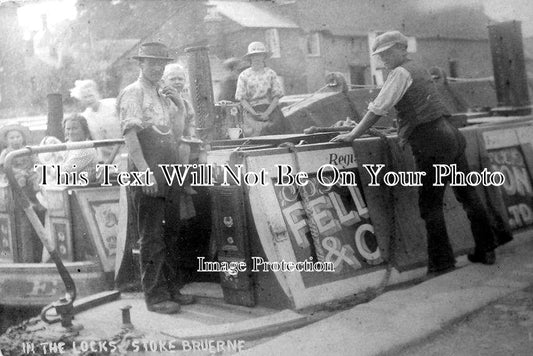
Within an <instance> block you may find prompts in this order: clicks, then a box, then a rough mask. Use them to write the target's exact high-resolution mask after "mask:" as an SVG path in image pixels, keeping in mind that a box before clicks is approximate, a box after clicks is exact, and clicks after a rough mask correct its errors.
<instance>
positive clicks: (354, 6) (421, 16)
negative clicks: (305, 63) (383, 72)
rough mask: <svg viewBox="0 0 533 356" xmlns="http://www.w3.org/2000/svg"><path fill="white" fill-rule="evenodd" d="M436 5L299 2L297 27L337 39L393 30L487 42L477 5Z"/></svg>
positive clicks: (381, 0)
mask: <svg viewBox="0 0 533 356" xmlns="http://www.w3.org/2000/svg"><path fill="white" fill-rule="evenodd" d="M429 3H431V4H432V5H428V4H429ZM440 3H441V4H440V6H438V7H437V6H436V4H437V3H436V2H435V1H433V2H427V1H424V0H404V1H401V2H400V1H386V0H328V1H327V2H324V1H322V0H299V1H297V6H298V11H297V13H298V23H299V24H300V26H301V27H302V28H303V29H304V30H306V31H328V32H330V33H331V34H333V35H337V36H366V35H367V34H368V32H369V31H386V30H390V29H396V30H399V31H402V32H404V33H405V34H407V35H410V36H416V37H419V38H437V37H442V38H456V39H487V38H488V31H487V25H488V24H489V22H490V18H489V17H488V16H487V15H485V13H484V12H483V7H482V6H481V5H480V4H475V3H474V4H470V5H467V4H461V3H459V2H456V1H454V2H453V4H449V5H447V4H446V3H445V2H443V1H441V2H440Z"/></svg>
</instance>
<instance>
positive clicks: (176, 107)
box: [117, 42, 194, 314]
mask: <svg viewBox="0 0 533 356" xmlns="http://www.w3.org/2000/svg"><path fill="white" fill-rule="evenodd" d="M133 58H135V59H137V60H138V61H139V67H140V69H141V73H140V75H139V78H138V79H137V81H135V82H134V83H132V84H130V85H128V86H127V87H126V88H124V89H123V90H122V92H121V93H120V94H119V96H118V98H117V111H118V114H119V118H120V124H121V129H122V133H123V134H124V138H125V141H126V149H127V151H128V157H129V167H130V170H131V171H137V172H144V171H146V170H147V169H150V171H151V172H153V177H152V179H151V182H152V183H153V184H152V185H144V186H130V193H131V198H132V201H133V205H134V207H135V215H136V217H137V226H138V233H139V237H140V241H139V242H140V253H141V283H142V287H143V291H144V295H145V300H146V304H147V307H148V310H150V311H153V312H156V313H162V314H173V313H177V312H179V310H180V304H190V303H192V302H193V301H194V300H193V298H192V296H187V295H182V294H181V293H180V288H181V285H180V282H179V278H178V276H177V260H176V253H175V251H176V249H177V248H178V246H177V243H176V241H177V237H178V236H177V235H178V233H179V220H180V218H179V192H178V190H179V187H175V186H169V185H168V184H167V183H166V181H165V180H164V176H163V173H162V171H161V169H160V168H159V166H158V165H160V164H175V163H177V162H178V138H179V137H181V136H182V131H183V125H180V124H179V123H183V121H184V120H183V115H184V105H183V101H182V99H181V96H179V95H178V93H177V91H176V90H175V89H174V88H172V87H165V88H164V89H163V88H160V87H159V84H158V83H159V81H160V80H161V77H162V76H163V70H164V69H165V65H166V64H167V63H168V62H170V61H172V60H173V59H172V58H170V57H169V55H168V48H167V47H166V46H165V45H163V44H162V43H158V42H150V43H144V44H142V45H141V46H140V48H139V54H138V55H137V56H134V57H133Z"/></svg>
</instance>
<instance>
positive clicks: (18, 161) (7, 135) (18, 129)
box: [0, 124, 44, 210]
mask: <svg viewBox="0 0 533 356" xmlns="http://www.w3.org/2000/svg"><path fill="white" fill-rule="evenodd" d="M29 139H30V130H29V129H28V128H27V127H25V126H22V125H18V124H11V125H6V126H3V127H2V128H0V146H1V147H4V146H6V148H5V149H4V150H2V153H0V170H1V171H2V173H4V174H5V167H4V164H5V160H6V156H7V155H8V153H10V152H13V151H15V150H18V149H20V148H23V147H24V146H25V145H26V144H27V143H28V142H29ZM35 163H36V160H35V157H34V156H22V157H17V158H15V159H14V160H13V164H12V166H13V175H14V176H15V179H16V181H17V183H18V185H19V186H20V187H21V188H22V189H23V191H24V192H25V193H26V195H27V196H28V198H29V199H30V201H31V202H32V203H33V205H34V208H36V209H37V210H42V209H44V207H43V206H42V205H41V204H40V203H39V201H38V200H37V198H36V194H37V192H39V190H40V188H39V175H38V174H37V172H36V171H35V170H34V165H35Z"/></svg>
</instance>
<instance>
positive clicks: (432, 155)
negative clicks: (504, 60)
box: [332, 31, 497, 275]
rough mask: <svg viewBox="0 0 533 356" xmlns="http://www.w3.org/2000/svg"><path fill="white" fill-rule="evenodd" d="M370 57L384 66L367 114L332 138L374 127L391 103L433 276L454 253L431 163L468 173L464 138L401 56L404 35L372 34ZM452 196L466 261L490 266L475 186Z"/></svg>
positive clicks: (422, 73) (489, 238) (492, 243)
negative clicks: (418, 178)
mask: <svg viewBox="0 0 533 356" xmlns="http://www.w3.org/2000/svg"><path fill="white" fill-rule="evenodd" d="M372 55H378V56H379V57H380V59H381V61H382V62H383V63H384V64H385V67H387V69H389V70H390V73H389V75H388V76H387V80H386V81H385V83H384V84H383V87H382V88H381V90H380V92H379V94H378V96H377V97H376V99H375V100H374V101H373V102H371V103H370V104H369V105H368V112H367V113H366V114H365V116H364V117H363V119H362V120H361V122H360V123H359V124H358V125H357V126H356V127H355V128H354V129H353V130H352V131H351V132H349V133H346V134H342V135H339V136H337V137H335V138H334V139H333V140H332V141H346V142H351V141H353V140H354V139H356V138H357V137H359V136H361V135H362V134H363V133H365V131H366V130H368V129H369V128H370V127H371V126H372V125H374V124H375V123H376V122H377V121H378V120H379V118H380V117H381V116H384V115H386V114H387V112H388V111H389V110H391V109H392V108H393V107H394V108H396V111H397V116H398V126H399V128H398V136H399V138H400V144H401V145H404V144H406V143H408V144H409V145H410V146H411V149H412V152H413V155H414V158H415V162H416V165H417V169H418V170H419V171H422V172H425V173H426V174H425V176H423V178H422V186H421V187H420V188H419V201H418V203H419V207H420V215H421V217H422V219H423V220H424V221H425V223H426V230H427V239H428V257H429V261H428V274H429V275H438V274H442V273H445V272H447V271H450V270H453V269H454V268H455V257H454V254H453V250H452V247H451V245H450V240H449V237H448V233H447V231H446V224H445V220H444V213H443V198H444V192H445V189H446V185H445V184H444V185H441V186H438V185H434V184H433V183H434V182H435V170H434V164H456V165H457V169H458V170H460V171H462V172H465V173H466V172H469V171H470V168H469V166H468V162H467V160H466V155H465V146H466V140H465V138H464V136H463V135H462V134H461V132H459V130H458V129H457V128H455V127H454V126H452V125H451V124H450V123H449V122H448V121H447V120H446V117H447V116H450V114H449V112H448V111H447V109H446V108H445V107H444V105H443V104H442V102H441V101H440V99H439V94H438V92H437V89H436V88H435V85H434V82H433V80H432V78H431V76H430V74H429V73H428V72H427V70H426V69H425V68H423V67H422V66H420V65H419V64H418V63H416V62H414V61H412V60H410V59H409V58H408V57H407V37H405V36H404V35H403V34H402V33H400V32H398V31H389V32H386V33H384V34H382V35H379V36H378V37H376V40H375V41H374V44H373V46H372ZM453 188H454V189H453V191H454V193H455V195H456V197H457V200H458V201H460V202H461V203H462V204H463V207H464V209H465V211H466V213H467V216H468V219H469V220H470V223H471V229H472V234H473V236H474V241H475V245H476V247H475V252H474V253H473V254H470V255H468V258H469V260H470V261H471V262H475V263H483V264H488V265H491V264H494V263H495V253H494V249H495V248H496V246H497V245H496V239H495V236H494V233H493V231H492V229H491V226H490V222H489V218H488V215H487V212H486V210H485V207H484V206H483V204H482V203H481V199H480V198H479V196H478V194H477V192H476V190H475V187H473V186H464V187H453Z"/></svg>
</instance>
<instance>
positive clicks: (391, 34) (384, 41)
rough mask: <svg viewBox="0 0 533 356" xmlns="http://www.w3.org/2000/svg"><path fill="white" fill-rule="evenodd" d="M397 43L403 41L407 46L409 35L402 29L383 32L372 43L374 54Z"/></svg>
mask: <svg viewBox="0 0 533 356" xmlns="http://www.w3.org/2000/svg"><path fill="white" fill-rule="evenodd" d="M396 43H401V44H404V45H405V46H407V37H405V36H404V35H403V34H402V33H401V32H400V31H388V32H385V33H382V34H381V35H379V36H378V37H376V39H375V40H374V43H373V44H372V55H375V54H378V53H381V52H383V51H386V50H388V49H389V48H391V47H392V46H394V45H395V44H396Z"/></svg>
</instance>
